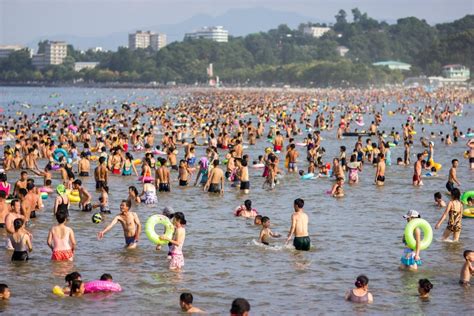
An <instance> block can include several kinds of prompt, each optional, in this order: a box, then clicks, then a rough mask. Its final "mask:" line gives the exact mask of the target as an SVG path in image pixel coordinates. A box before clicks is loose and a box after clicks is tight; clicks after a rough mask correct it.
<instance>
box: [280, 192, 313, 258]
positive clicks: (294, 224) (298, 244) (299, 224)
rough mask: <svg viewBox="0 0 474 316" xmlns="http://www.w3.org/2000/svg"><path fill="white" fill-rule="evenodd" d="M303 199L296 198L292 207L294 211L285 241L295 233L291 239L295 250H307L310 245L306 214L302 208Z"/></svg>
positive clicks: (287, 241)
mask: <svg viewBox="0 0 474 316" xmlns="http://www.w3.org/2000/svg"><path fill="white" fill-rule="evenodd" d="M303 206H304V201H303V199H296V200H295V202H294V204H293V207H294V210H295V212H294V213H293V214H292V215H291V227H290V231H289V232H288V238H287V240H286V243H287V244H288V243H289V242H290V240H291V237H292V236H293V235H295V238H294V239H293V246H295V248H296V250H303V251H309V248H310V246H311V240H310V239H309V235H308V222H309V219H308V215H307V214H306V213H305V212H304V210H303Z"/></svg>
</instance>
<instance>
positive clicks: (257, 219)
mask: <svg viewBox="0 0 474 316" xmlns="http://www.w3.org/2000/svg"><path fill="white" fill-rule="evenodd" d="M262 218H263V216H262V215H257V216H255V219H254V220H253V224H254V225H255V226H260V225H262Z"/></svg>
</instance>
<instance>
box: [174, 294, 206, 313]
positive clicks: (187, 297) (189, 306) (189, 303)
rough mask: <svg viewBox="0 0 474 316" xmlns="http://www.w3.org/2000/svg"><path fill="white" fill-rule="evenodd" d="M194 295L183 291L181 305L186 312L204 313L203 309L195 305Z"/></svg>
mask: <svg viewBox="0 0 474 316" xmlns="http://www.w3.org/2000/svg"><path fill="white" fill-rule="evenodd" d="M193 300H194V298H193V295H192V294H191V293H181V295H180V296H179V306H180V307H181V310H182V311H183V312H185V313H204V312H203V311H202V310H201V309H199V308H197V307H194V306H193Z"/></svg>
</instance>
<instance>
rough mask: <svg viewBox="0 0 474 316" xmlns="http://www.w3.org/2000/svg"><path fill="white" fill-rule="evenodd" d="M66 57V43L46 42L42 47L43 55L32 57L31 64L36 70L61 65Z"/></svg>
mask: <svg viewBox="0 0 474 316" xmlns="http://www.w3.org/2000/svg"><path fill="white" fill-rule="evenodd" d="M66 57H67V43H66V42H62V41H48V42H46V45H45V46H44V53H41V54H36V55H33V56H32V60H31V62H32V64H33V66H35V67H37V68H43V67H45V66H48V65H61V64H62V63H63V62H64V58H66Z"/></svg>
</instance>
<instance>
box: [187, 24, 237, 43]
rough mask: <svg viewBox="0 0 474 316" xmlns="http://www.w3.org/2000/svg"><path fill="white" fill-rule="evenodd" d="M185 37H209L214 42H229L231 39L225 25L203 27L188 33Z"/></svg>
mask: <svg viewBox="0 0 474 316" xmlns="http://www.w3.org/2000/svg"><path fill="white" fill-rule="evenodd" d="M184 38H191V39H208V40H211V41H214V42H220V43H227V42H228V41H229V31H227V30H225V29H224V27H223V26H211V27H207V26H205V27H203V28H201V29H199V30H196V31H194V32H191V33H186V34H185V35H184Z"/></svg>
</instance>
